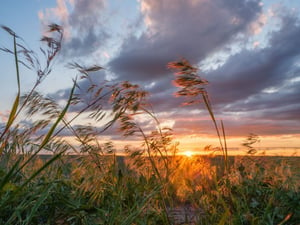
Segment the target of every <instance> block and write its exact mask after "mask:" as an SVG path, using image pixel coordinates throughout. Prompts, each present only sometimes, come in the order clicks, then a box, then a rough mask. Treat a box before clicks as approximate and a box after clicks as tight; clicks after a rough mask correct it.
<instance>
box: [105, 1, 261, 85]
mask: <svg viewBox="0 0 300 225" xmlns="http://www.w3.org/2000/svg"><path fill="white" fill-rule="evenodd" d="M141 4H142V9H143V10H142V12H143V15H144V18H145V21H146V23H148V30H147V31H146V32H144V33H143V34H142V35H141V36H140V37H139V38H136V37H135V36H133V35H132V36H130V37H128V38H127V39H126V40H125V41H124V43H123V46H122V48H121V51H120V54H119V56H117V57H116V58H114V59H113V60H112V61H111V62H110V64H109V66H110V68H111V69H112V71H113V72H115V74H116V75H118V76H120V78H121V79H129V80H134V81H149V80H150V81H151V80H155V79H157V78H158V77H160V76H162V75H163V74H165V73H166V72H167V71H166V69H165V67H166V64H167V63H168V62H169V61H172V60H174V59H176V58H177V57H178V56H184V57H186V58H188V59H191V60H192V61H193V62H199V61H200V60H202V59H204V58H205V57H206V56H207V55H208V54H209V53H211V52H213V51H215V50H217V49H218V48H220V47H222V46H223V45H224V44H226V43H228V42H229V41H230V40H232V39H233V38H234V37H235V36H236V34H238V33H239V32H241V31H245V30H246V29H247V27H248V25H249V24H250V23H251V22H252V21H253V20H254V19H255V18H256V16H257V15H258V14H259V13H260V11H261V9H260V6H259V1H239V0H238V1H221V0H216V1H182V0H176V1H175V0H168V1H150V0H145V1H142V3H141Z"/></svg>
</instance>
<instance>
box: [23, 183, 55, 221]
mask: <svg viewBox="0 0 300 225" xmlns="http://www.w3.org/2000/svg"><path fill="white" fill-rule="evenodd" d="M52 188H53V186H50V187H48V188H47V190H44V191H43V193H42V195H41V196H40V197H39V198H38V199H37V201H36V203H35V204H34V206H33V207H32V208H31V211H30V213H29V216H28V217H26V220H25V221H24V224H25V225H30V224H32V223H31V220H32V218H33V217H34V216H35V215H36V212H37V210H38V209H39V207H40V206H41V205H42V204H43V202H44V201H45V200H46V198H47V197H48V196H49V194H50V191H51V189H52Z"/></svg>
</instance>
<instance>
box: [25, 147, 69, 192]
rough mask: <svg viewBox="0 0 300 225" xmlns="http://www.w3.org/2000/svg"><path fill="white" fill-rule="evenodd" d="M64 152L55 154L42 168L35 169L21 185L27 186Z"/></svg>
mask: <svg viewBox="0 0 300 225" xmlns="http://www.w3.org/2000/svg"><path fill="white" fill-rule="evenodd" d="M63 153H64V152H60V153H58V154H57V155H55V156H53V157H52V158H51V159H50V160H48V161H47V162H46V163H45V164H44V165H43V166H42V167H41V168H39V169H38V170H37V171H35V172H34V173H33V174H32V175H31V176H30V177H29V178H28V179H27V180H26V181H25V182H24V183H23V184H22V186H21V187H20V189H22V188H23V187H25V186H26V185H27V184H28V183H29V182H30V181H31V180H33V179H34V178H35V177H36V176H38V175H39V174H40V173H41V172H42V171H43V170H44V169H46V168H47V167H48V166H49V165H51V164H52V163H53V162H54V161H55V160H57V159H59V158H60V157H61V155H62V154H63Z"/></svg>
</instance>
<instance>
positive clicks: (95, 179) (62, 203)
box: [0, 24, 300, 225]
mask: <svg viewBox="0 0 300 225" xmlns="http://www.w3.org/2000/svg"><path fill="white" fill-rule="evenodd" d="M2 28H3V29H4V30H5V31H7V32H8V34H9V35H11V36H12V39H13V44H12V46H13V50H9V49H8V48H1V50H2V51H4V52H6V53H9V54H11V55H12V56H13V58H14V61H15V64H16V77H17V95H16V97H15V100H14V102H13V104H12V108H11V111H10V115H9V116H8V118H7V121H6V122H5V124H4V126H2V127H1V128H0V157H1V158H0V224H14V225H17V224H74V225H75V224H115V225H119V224H121V225H126V224H127V225H129V224H136V225H137V224H207V225H211V224H219V225H222V224H245V225H248V224H262V225H263V224H270V225H271V224H278V225H279V224H290V225H296V224H299V221H300V192H299V188H300V184H299V177H300V175H299V170H298V169H294V167H295V166H296V165H297V163H298V162H299V158H296V157H294V158H270V157H255V156H253V153H254V149H253V148H252V145H251V144H253V143H254V142H252V141H253V137H252V139H251V138H250V139H249V140H250V142H247V143H248V145H246V146H247V147H249V150H251V151H250V152H249V153H251V154H252V155H251V154H249V155H246V156H244V157H230V156H228V155H227V146H226V137H225V129H224V126H223V123H221V124H220V125H219V124H218V122H217V120H216V118H215V116H214V113H213V110H212V106H211V103H210V102H209V99H208V94H207V92H206V90H205V89H204V86H203V85H205V84H206V83H207V82H206V81H205V80H203V79H201V78H200V77H198V75H197V69H196V68H194V67H192V66H191V65H190V64H189V63H188V61H187V60H179V61H176V62H173V63H170V64H169V67H170V68H172V69H176V70H179V71H178V72H177V75H176V76H177V77H176V82H177V84H178V86H179V87H180V88H182V89H181V90H180V91H179V92H178V95H179V96H186V97H192V100H191V101H188V102H187V103H189V104H190V103H195V102H196V103H198V102H197V98H198V97H199V96H200V97H201V96H202V99H203V102H204V104H205V106H206V108H207V109H208V113H209V115H210V116H211V119H212V122H213V126H214V127H215V129H216V132H217V136H218V138H219V140H220V149H221V152H222V155H221V156H210V157H209V156H193V157H185V156H179V155H177V151H178V149H177V148H178V146H177V145H176V144H174V142H173V140H172V133H171V130H170V129H167V128H163V127H161V123H160V122H159V120H158V118H156V117H155V115H154V113H153V112H152V110H151V107H150V106H149V105H148V103H147V101H146V97H147V93H146V92H145V91H143V90H142V89H140V88H139V86H138V85H134V84H131V83H130V82H127V81H125V82H120V83H116V84H111V83H109V82H106V83H103V84H94V83H91V86H90V87H89V88H88V89H87V91H86V92H87V93H84V96H81V95H79V94H78V90H80V87H79V84H78V82H77V80H74V83H73V86H72V88H71V90H70V92H69V97H68V99H67V100H66V101H65V105H59V104H57V103H56V102H55V100H54V99H51V98H49V97H47V96H43V95H42V94H40V93H39V92H38V91H37V88H38V87H39V85H40V84H41V82H43V81H44V79H45V77H46V76H48V75H49V74H50V71H51V68H52V65H53V62H54V59H55V57H56V56H57V54H58V53H59V51H60V49H61V41H62V38H63V30H62V27H60V26H58V25H55V24H53V25H50V26H49V32H50V33H49V36H45V37H43V38H42V41H43V42H45V43H46V45H47V47H46V49H42V50H41V51H42V53H43V55H44V56H45V61H44V62H43V63H42V62H40V60H39V59H38V57H37V54H35V53H34V52H33V51H31V50H29V49H27V48H26V47H24V45H23V44H22V39H21V38H20V37H18V36H17V35H16V34H15V33H14V32H13V31H12V30H10V29H9V28H7V27H2ZM19 65H24V66H26V67H27V68H29V69H32V70H33V71H35V72H36V76H37V79H36V83H35V84H34V85H33V88H32V89H31V90H30V91H29V92H28V93H22V90H21V86H22V84H21V82H20V76H21V75H20V71H19ZM42 65H44V67H42ZM70 67H71V68H73V69H76V70H77V71H78V72H79V73H80V79H88V80H89V74H90V73H91V72H95V71H98V70H101V69H103V68H102V67H100V66H96V65H94V66H90V67H85V66H81V65H79V64H77V63H73V64H70ZM86 96H88V97H89V98H86ZM76 106H78V107H79V106H81V108H80V109H79V110H77V114H76V115H74V114H73V117H71V118H70V117H66V115H67V113H68V112H69V111H70V109H71V108H72V107H76ZM83 113H88V114H89V117H90V118H92V119H94V121H95V123H98V122H99V123H101V122H102V128H101V129H100V130H99V129H96V128H95V127H93V126H91V125H84V126H83V125H80V126H79V125H76V119H77V118H78V117H80V116H81V115H82V114H83ZM141 114H142V115H144V116H148V117H149V118H151V119H152V120H153V124H154V128H153V130H152V131H148V130H147V129H145V128H144V127H143V126H142V125H141V124H140V123H139V122H138V119H137V117H138V116H139V115H141ZM26 120H27V121H30V123H29V122H28V123H25V122H24V121H26ZM103 121H105V122H103ZM28 124H29V125H28ZM117 125H118V126H119V132H120V133H121V134H122V135H124V136H130V137H131V136H136V137H139V138H141V140H142V143H143V145H142V147H141V148H139V149H133V148H130V147H126V149H125V153H126V154H125V155H124V156H118V155H116V151H115V147H114V144H113V143H112V142H108V143H103V142H101V141H99V140H100V139H99V137H101V135H102V134H103V133H105V132H106V131H107V130H109V129H110V128H111V127H112V126H117ZM63 131H64V132H68V133H69V134H71V135H72V136H74V138H75V140H76V142H75V141H74V143H70V142H67V141H66V140H64V138H63V135H61V134H62V132H63ZM45 152H46V153H48V154H47V155H43V154H42V153H45ZM70 152H73V153H76V154H74V155H70V154H69V153H70ZM291 161H294V162H293V163H291Z"/></svg>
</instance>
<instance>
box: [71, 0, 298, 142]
mask: <svg viewBox="0 0 300 225" xmlns="http://www.w3.org/2000/svg"><path fill="white" fill-rule="evenodd" d="M79 2H80V1H78V5H77V7H76V5H75V4H76V3H75V2H74V8H73V11H70V12H72V13H70V14H69V15H68V21H69V24H70V26H74V27H76V30H77V31H82V32H83V33H84V38H81V37H80V36H79V35H77V36H74V37H73V39H71V40H70V41H69V46H70V49H71V50H70V51H69V52H72V51H73V52H75V55H76V54H79V53H80V52H83V53H84V54H86V53H88V52H89V51H93V49H94V48H95V49H96V48H97V44H96V45H95V46H93V45H92V44H93V43H97V40H98V39H97V38H99V37H100V39H101V40H103V39H104V40H105V39H106V38H108V37H105V33H103V34H101V32H100V30H99V27H97V26H98V25H99V24H101V20H100V19H99V21H98V22H95V23H94V21H92V22H91V23H92V24H93V23H94V25H91V26H89V23H90V18H89V17H88V15H89V13H88V12H89V11H92V12H93V10H94V9H93V8H90V7H88V6H86V8H84V7H85V6H80V4H79ZM92 2H93V1H92ZM91 4H92V3H91ZM99 7H100V6H99ZM101 7H104V5H103V6H102V5H101ZM101 7H100V9H102V8H101ZM262 7H263V6H262V4H261V3H260V2H259V1H241V0H229V1H228V0H214V1H212V0H210V1H208V0H193V1H183V0H164V1H160V0H156V1H152V0H141V1H140V10H141V16H142V18H143V20H144V25H145V29H144V30H142V32H141V33H140V35H137V33H136V32H132V33H129V34H128V35H127V36H126V37H124V38H125V39H124V40H123V42H122V45H121V47H120V49H119V53H118V54H117V55H111V57H110V58H109V60H110V61H109V62H108V68H107V71H109V72H112V73H113V74H114V75H115V76H116V77H117V81H120V80H129V81H130V82H132V83H139V84H140V85H141V86H142V87H144V88H145V89H146V90H147V91H149V92H150V94H151V98H150V102H151V103H152V105H153V107H154V110H155V112H157V113H158V115H159V116H161V117H160V120H161V121H164V120H165V119H170V118H172V120H174V124H173V128H174V130H176V132H177V133H178V134H180V133H185V134H189V135H193V134H195V133H197V134H205V133H206V134H209V135H215V134H214V130H213V126H212V124H211V121H210V119H209V114H208V113H207V112H205V106H204V105H197V106H191V107H186V108H182V107H180V103H181V102H182V101H183V99H180V98H175V97H173V93H174V92H175V91H176V88H175V87H172V84H171V80H172V79H173V76H172V75H171V72H170V71H168V70H167V69H166V64H167V63H168V62H169V61H173V60H176V59H178V58H179V57H181V56H183V57H185V58H187V59H188V60H190V61H191V62H192V63H194V64H198V63H201V62H203V61H204V60H207V59H211V57H212V55H217V56H219V57H220V58H222V57H223V55H222V54H223V53H224V52H225V53H226V54H227V55H226V57H224V59H222V63H220V64H219V65H218V66H214V67H211V68H210V69H207V70H205V73H204V74H201V76H203V77H205V78H206V79H207V80H208V81H209V82H210V84H209V86H208V88H207V89H208V91H209V95H210V98H211V101H212V104H213V107H214V111H215V113H216V116H217V118H223V119H224V120H225V123H226V129H228V131H227V133H228V135H229V136H230V135H231V136H238V135H244V136H246V135H247V134H248V133H250V132H254V133H258V134H259V135H268V134H273V135H279V134H296V133H300V130H299V128H298V127H299V125H298V124H299V112H300V108H299V100H300V99H299V98H300V97H299V96H300V89H299V88H298V87H299V79H300V78H299V77H300V64H299V59H300V49H299V46H300V39H299V37H300V22H299V17H298V15H297V14H295V13H291V12H290V11H288V10H284V9H283V8H281V11H280V12H278V11H275V10H271V11H272V13H269V14H267V13H265V11H263V8H262ZM80 13H82V14H83V16H80ZM75 15H76V17H75ZM91 15H93V13H91ZM274 21H276V23H275V22H274ZM135 22H136V21H135ZM76 24H77V25H76ZM83 24H85V26H82V25H83ZM97 24H98V25H97ZM138 29H140V27H138V28H137V30H138ZM85 31H86V32H85ZM140 31H141V30H139V32H140ZM77 34H79V32H78V33H77ZM76 38H79V39H78V40H77V39H76ZM77 41H78V43H77ZM85 42H86V43H89V44H91V45H88V46H90V47H88V48H87V50H86V52H85V51H84V50H83V49H82V46H83V45H82V44H83V43H85ZM253 43H254V44H255V46H254V47H253ZM76 46H78V48H79V49H81V50H76V49H75V47H76ZM249 46H250V47H249ZM89 48H90V49H89ZM76 51H78V52H77V53H76ZM82 85H83V86H86V85H87V83H82ZM196 109H198V111H197V113H191V112H193V111H195V110H196ZM208 127H210V128H211V129H210V128H209V129H207V128H208Z"/></svg>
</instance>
